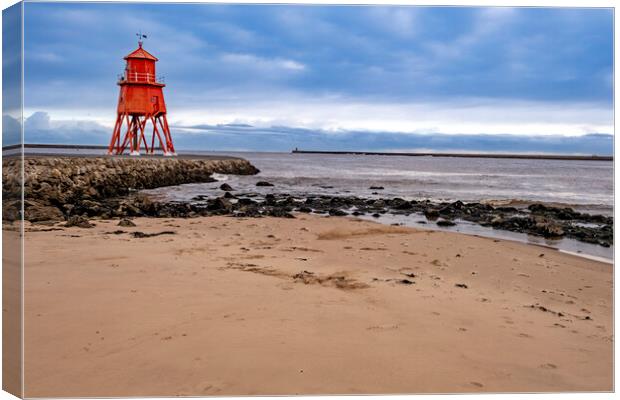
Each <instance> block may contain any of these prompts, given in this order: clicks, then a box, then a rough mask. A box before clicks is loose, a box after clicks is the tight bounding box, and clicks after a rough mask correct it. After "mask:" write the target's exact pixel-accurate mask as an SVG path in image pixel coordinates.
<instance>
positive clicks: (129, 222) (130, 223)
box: [117, 218, 136, 227]
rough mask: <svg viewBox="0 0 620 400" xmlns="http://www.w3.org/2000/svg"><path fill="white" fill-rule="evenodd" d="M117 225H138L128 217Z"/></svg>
mask: <svg viewBox="0 0 620 400" xmlns="http://www.w3.org/2000/svg"><path fill="white" fill-rule="evenodd" d="M117 225H118V226H124V227H130V226H136V224H135V223H134V222H133V221H132V220H130V219H126V218H124V219H121V220H120V221H119V222H118V224H117Z"/></svg>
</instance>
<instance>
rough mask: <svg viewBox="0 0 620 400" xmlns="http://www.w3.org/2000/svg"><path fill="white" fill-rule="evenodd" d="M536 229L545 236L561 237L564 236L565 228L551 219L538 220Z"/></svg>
mask: <svg viewBox="0 0 620 400" xmlns="http://www.w3.org/2000/svg"><path fill="white" fill-rule="evenodd" d="M535 227H536V230H537V231H538V232H539V233H541V234H542V235H543V236H544V237H560V236H564V229H562V227H561V226H560V225H558V224H556V223H554V222H551V221H539V222H536V225H535Z"/></svg>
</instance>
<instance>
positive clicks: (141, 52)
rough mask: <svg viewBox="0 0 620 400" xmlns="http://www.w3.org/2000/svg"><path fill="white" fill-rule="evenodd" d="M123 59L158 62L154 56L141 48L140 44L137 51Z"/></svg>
mask: <svg viewBox="0 0 620 400" xmlns="http://www.w3.org/2000/svg"><path fill="white" fill-rule="evenodd" d="M123 58H124V59H125V60H127V59H128V58H146V59H147V60H153V61H158V59H157V57H155V56H154V55H152V54H151V53H149V52H148V51H146V50H144V49H143V48H142V44H140V46H139V47H138V48H137V49H135V50H134V51H132V52H131V53H129V54H127V55H126V56H125V57H123Z"/></svg>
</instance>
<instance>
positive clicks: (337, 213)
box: [329, 208, 349, 217]
mask: <svg viewBox="0 0 620 400" xmlns="http://www.w3.org/2000/svg"><path fill="white" fill-rule="evenodd" d="M329 215H332V216H336V217H342V216H345V215H349V214H347V213H346V212H344V211H342V210H339V209H337V208H331V209H330V210H329Z"/></svg>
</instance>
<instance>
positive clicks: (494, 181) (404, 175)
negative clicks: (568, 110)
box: [158, 153, 613, 215]
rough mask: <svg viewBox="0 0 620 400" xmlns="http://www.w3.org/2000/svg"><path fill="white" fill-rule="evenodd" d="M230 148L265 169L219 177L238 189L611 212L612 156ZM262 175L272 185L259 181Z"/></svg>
mask: <svg viewBox="0 0 620 400" xmlns="http://www.w3.org/2000/svg"><path fill="white" fill-rule="evenodd" d="M205 154H211V153H205ZM220 154H222V153H220ZM226 154H229V155H234V156H239V157H243V158H245V159H247V160H249V161H250V162H252V164H254V165H255V166H256V167H257V168H258V169H260V170H261V173H260V174H258V175H256V176H226V177H222V176H221V177H220V179H225V180H226V181H227V182H228V183H229V184H230V185H232V186H233V187H234V188H235V189H239V190H248V191H250V190H251V191H254V192H261V193H269V192H279V193H282V192H286V193H291V194H327V195H339V194H340V195H356V196H362V197H402V198H404V199H407V200H410V199H431V200H437V201H453V200H462V201H484V202H490V203H492V204H507V203H512V204H516V205H519V204H528V203H531V202H545V203H555V204H558V205H566V206H570V207H574V208H576V209H579V210H582V211H589V212H593V213H603V214H607V215H611V214H612V211H613V162H609V161H564V160H520V159H488V158H448V157H398V156H362V155H359V156H358V155H322V154H289V153H226ZM260 180H266V181H269V182H271V183H273V184H274V185H275V187H274V188H269V187H267V188H260V187H256V186H255V184H256V182H257V181H260ZM216 186H217V185H213V184H200V185H184V186H183V187H182V188H181V187H179V188H176V189H172V188H169V189H168V188H162V189H158V190H159V192H160V193H162V194H163V193H167V194H168V195H169V196H170V197H173V198H174V199H177V200H189V199H191V198H192V197H194V196H195V195H198V194H209V192H210V189H212V188H213V187H216ZM370 186H382V187H384V190H371V189H369V187H370ZM205 191H207V193H205ZM373 192H376V193H378V194H373Z"/></svg>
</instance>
